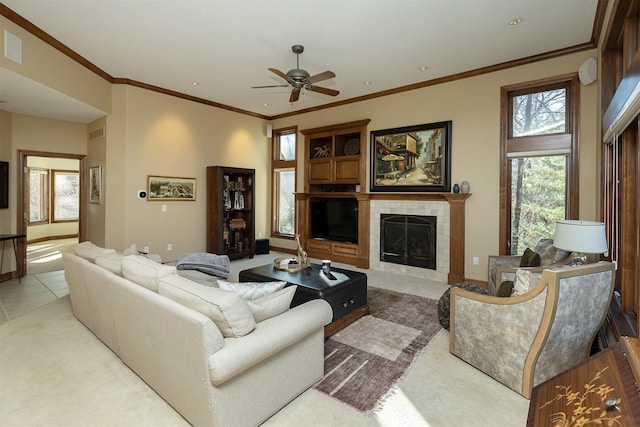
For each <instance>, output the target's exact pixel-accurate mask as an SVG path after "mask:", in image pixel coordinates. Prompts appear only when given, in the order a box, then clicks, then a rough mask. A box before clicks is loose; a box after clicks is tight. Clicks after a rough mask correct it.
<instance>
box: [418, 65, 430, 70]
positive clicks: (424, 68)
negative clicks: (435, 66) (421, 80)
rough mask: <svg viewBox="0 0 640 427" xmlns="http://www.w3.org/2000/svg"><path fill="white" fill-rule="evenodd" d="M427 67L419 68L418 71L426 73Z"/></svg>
mask: <svg viewBox="0 0 640 427" xmlns="http://www.w3.org/2000/svg"><path fill="white" fill-rule="evenodd" d="M427 68H429V67H427V66H426V65H423V66H422V67H420V68H419V70H420V71H427Z"/></svg>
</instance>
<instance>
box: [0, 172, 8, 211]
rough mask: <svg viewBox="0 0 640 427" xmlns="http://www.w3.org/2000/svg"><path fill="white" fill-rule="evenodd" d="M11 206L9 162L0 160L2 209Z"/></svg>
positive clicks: (0, 202)
mask: <svg viewBox="0 0 640 427" xmlns="http://www.w3.org/2000/svg"><path fill="white" fill-rule="evenodd" d="M8 207H9V162H0V209H7V208H8Z"/></svg>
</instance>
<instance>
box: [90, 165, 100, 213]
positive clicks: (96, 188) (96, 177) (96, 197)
mask: <svg viewBox="0 0 640 427" xmlns="http://www.w3.org/2000/svg"><path fill="white" fill-rule="evenodd" d="M89 203H98V204H102V166H93V167H90V168H89Z"/></svg>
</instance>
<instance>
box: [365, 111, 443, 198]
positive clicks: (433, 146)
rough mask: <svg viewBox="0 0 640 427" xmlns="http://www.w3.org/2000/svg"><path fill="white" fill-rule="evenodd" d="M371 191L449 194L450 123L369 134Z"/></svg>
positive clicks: (377, 131)
mask: <svg viewBox="0 0 640 427" xmlns="http://www.w3.org/2000/svg"><path fill="white" fill-rule="evenodd" d="M371 191H384V192H388V191H402V192H425V191H431V192H447V193H448V192H450V191H451V120H449V121H446V122H438V123H429V124H424V125H416V126H407V127H402V128H395V129H384V130H376V131H372V132H371Z"/></svg>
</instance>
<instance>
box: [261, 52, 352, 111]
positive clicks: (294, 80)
mask: <svg viewBox="0 0 640 427" xmlns="http://www.w3.org/2000/svg"><path fill="white" fill-rule="evenodd" d="M291 50H292V51H293V53H294V54H295V55H296V68H294V69H292V70H289V71H287V72H286V73H283V72H282V71H280V70H278V69H277V68H268V70H269V71H271V72H272V73H274V74H275V75H277V76H278V77H280V78H282V79H284V80H286V81H287V83H288V84H287V85H269V86H252V89H262V88H269V87H288V86H291V88H292V89H291V96H289V102H296V101H297V100H298V99H299V98H300V92H302V89H306V90H308V91H311V92H317V93H321V94H324V95H329V96H338V95H339V94H340V91H337V90H335V89H329V88H326V87H321V86H316V85H314V83H316V82H320V81H323V80H328V79H332V78H334V77H335V76H336V74H335V73H334V72H333V71H325V72H323V73H320V74H316V75H313V76H312V75H310V74H309V72H308V71H307V70H303V69H301V68H300V54H301V53H302V52H304V46H302V45H299V44H295V45H293V46H291Z"/></svg>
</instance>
